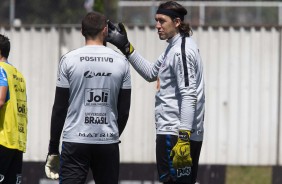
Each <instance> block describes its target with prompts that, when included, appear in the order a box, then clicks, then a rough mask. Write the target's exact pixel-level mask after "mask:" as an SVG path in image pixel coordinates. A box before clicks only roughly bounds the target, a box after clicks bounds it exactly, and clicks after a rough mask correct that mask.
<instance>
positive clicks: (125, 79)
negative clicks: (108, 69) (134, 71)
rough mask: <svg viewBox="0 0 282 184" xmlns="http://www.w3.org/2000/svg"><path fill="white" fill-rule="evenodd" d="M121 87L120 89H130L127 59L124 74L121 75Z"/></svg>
mask: <svg viewBox="0 0 282 184" xmlns="http://www.w3.org/2000/svg"><path fill="white" fill-rule="evenodd" d="M121 88H122V89H131V74H130V66H129V63H128V61H126V69H125V75H124V77H123V81H122V86H121Z"/></svg>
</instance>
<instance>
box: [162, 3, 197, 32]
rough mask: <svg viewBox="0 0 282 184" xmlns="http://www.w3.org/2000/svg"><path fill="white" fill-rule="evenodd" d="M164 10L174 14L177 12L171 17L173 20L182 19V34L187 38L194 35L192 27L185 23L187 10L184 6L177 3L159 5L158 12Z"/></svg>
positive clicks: (180, 29) (180, 30)
mask: <svg viewBox="0 0 282 184" xmlns="http://www.w3.org/2000/svg"><path fill="white" fill-rule="evenodd" d="M164 9H165V10H172V11H173V12H175V15H174V16H170V17H171V19H172V20H173V19H175V18H180V19H181V23H180V26H179V32H180V33H182V34H183V35H185V36H191V35H192V34H193V31H192V28H191V27H190V25H189V24H188V23H184V22H183V20H184V16H185V15H186V14H187V10H186V9H185V8H184V7H183V6H182V5H180V4H179V3H177V2H176V1H167V2H164V3H161V4H160V5H159V7H158V10H157V12H158V11H159V10H164Z"/></svg>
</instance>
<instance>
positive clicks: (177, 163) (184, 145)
mask: <svg viewBox="0 0 282 184" xmlns="http://www.w3.org/2000/svg"><path fill="white" fill-rule="evenodd" d="M190 135H191V132H190V131H189V130H179V136H178V140H177V143H176V144H175V146H174V147H173V148H172V150H171V152H170V157H172V166H173V167H174V168H176V169H178V168H184V167H187V166H192V158H191V154H190Z"/></svg>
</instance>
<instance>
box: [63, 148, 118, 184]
mask: <svg viewBox="0 0 282 184" xmlns="http://www.w3.org/2000/svg"><path fill="white" fill-rule="evenodd" d="M60 165H61V169H60V178H59V180H60V183H61V184H69V183H75V184H84V183H85V181H86V179H87V175H88V171H89V168H90V169H91V170H92V174H93V179H94V181H95V183H96V184H118V177H119V146H118V143H116V144H81V143H70V142H63V144H62V153H61V159H60Z"/></svg>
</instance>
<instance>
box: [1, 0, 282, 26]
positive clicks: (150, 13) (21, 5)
mask: <svg viewBox="0 0 282 184" xmlns="http://www.w3.org/2000/svg"><path fill="white" fill-rule="evenodd" d="M13 1H14V2H15V16H14V17H15V18H16V19H19V20H20V21H21V23H22V24H23V25H31V24H80V22H81V19H82V17H83V16H84V15H85V14H86V13H87V12H88V11H89V10H87V9H86V7H85V2H86V1H90V2H91V1H92V4H93V2H94V4H93V8H92V10H94V11H97V12H101V13H103V14H105V15H106V16H107V18H108V19H110V20H111V21H113V22H124V23H125V24H127V25H154V24H155V21H154V15H155V12H156V8H157V7H154V6H150V4H149V3H148V6H134V7H133V6H121V7H119V6H118V3H119V1H124V0H48V1H39V0H13ZM127 1H128V0H127ZM139 1H144V0H139ZM151 1H152V2H153V1H155V2H156V4H158V3H160V2H161V1H164V0H151ZM178 1H179V2H180V3H181V1H183V2H184V1H185V0H178ZM194 1H201V0H194ZM209 1H214V0H209ZM221 1H224V0H221ZM229 1H230V2H231V0H229ZM232 1H237V0H232ZM241 1H242V0H241ZM249 1H253V2H254V1H261V0H249ZM272 1H277V2H279V1H281V0H272ZM10 2H11V0H0V25H2V26H3V25H9V22H10ZM148 2H149V1H148ZM226 2H228V0H227V1H226ZM265 2H267V1H265ZM185 8H187V10H188V15H187V16H186V18H185V20H187V21H188V22H189V23H190V24H191V25H193V26H198V25H201V24H202V25H225V26H228V25H237V26H240V25H241V26H246V25H257V26H258V25H269V26H271V25H278V24H279V25H280V24H281V22H282V18H281V17H279V15H280V14H281V11H282V10H281V8H279V7H277V6H276V7H269V6H268V7H228V5H227V6H226V7H222V6H218V7H216V6H206V7H205V10H204V12H205V14H204V16H203V17H200V8H199V6H189V7H185ZM90 10H91V6H90ZM200 20H201V21H202V22H203V23H201V24H200ZM203 20H204V21H203Z"/></svg>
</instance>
